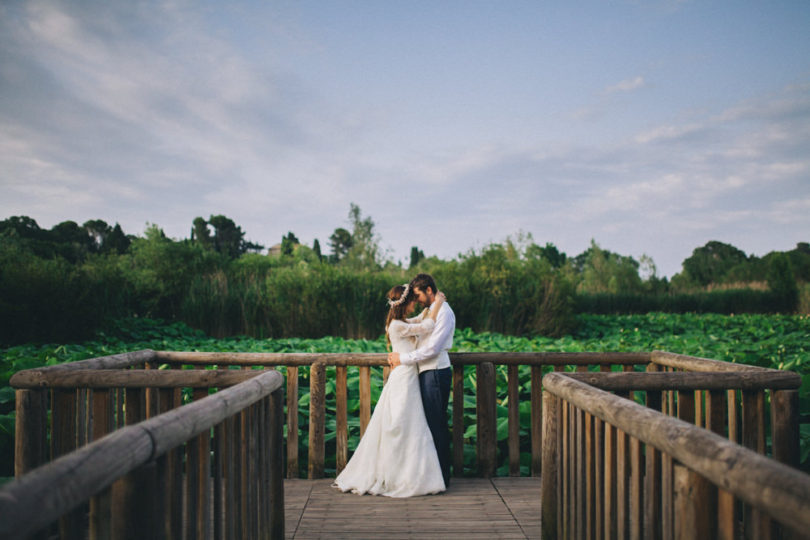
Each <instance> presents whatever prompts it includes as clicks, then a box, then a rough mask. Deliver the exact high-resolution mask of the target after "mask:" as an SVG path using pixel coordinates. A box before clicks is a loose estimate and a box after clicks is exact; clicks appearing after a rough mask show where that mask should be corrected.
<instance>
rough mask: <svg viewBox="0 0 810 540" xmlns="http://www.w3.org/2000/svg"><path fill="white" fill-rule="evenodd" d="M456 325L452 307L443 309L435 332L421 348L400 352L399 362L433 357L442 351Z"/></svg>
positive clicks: (411, 361)
mask: <svg viewBox="0 0 810 540" xmlns="http://www.w3.org/2000/svg"><path fill="white" fill-rule="evenodd" d="M455 327H456V318H455V316H454V315H453V311H452V310H450V309H442V310H440V311H439V314H438V317H437V318H436V326H434V327H433V333H431V334H430V336H429V337H428V338H427V339H425V340H424V341H423V343H422V344H421V345H419V348H418V349H416V350H415V351H412V352H409V353H400V354H399V363H401V364H405V365H409V364H418V363H419V362H422V361H423V360H427V359H428V358H433V357H434V356H436V355H438V354H439V353H440V352H442V349H441V347H442V345H444V344H445V343H447V340H448V339H449V338H450V337H451V336H452V335H453V330H454V329H455Z"/></svg>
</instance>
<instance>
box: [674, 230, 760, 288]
mask: <svg viewBox="0 0 810 540" xmlns="http://www.w3.org/2000/svg"><path fill="white" fill-rule="evenodd" d="M747 260H748V256H747V255H746V254H745V253H744V252H743V251H741V250H739V249H737V248H736V247H734V246H732V245H730V244H724V243H723V242H717V241H711V242H708V243H707V244H706V245H705V246H703V247H699V248H696V249H695V250H694V251H693V252H692V255H691V256H690V257H689V258H687V259H686V260H684V261H683V269H684V274H685V275H686V276H687V278H688V280H689V281H691V282H693V283H695V284H697V285H699V286H706V285H708V284H709V283H715V282H718V281H720V279H721V278H722V277H723V275H724V274H725V273H726V272H728V271H729V270H730V269H731V268H733V267H735V266H737V265H739V264H740V263H744V262H746V261H747Z"/></svg>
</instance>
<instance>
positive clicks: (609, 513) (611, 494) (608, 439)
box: [602, 423, 618, 538]
mask: <svg viewBox="0 0 810 540" xmlns="http://www.w3.org/2000/svg"><path fill="white" fill-rule="evenodd" d="M617 431H618V430H617V429H616V428H615V427H613V426H611V425H610V424H608V423H605V484H604V497H603V500H604V528H603V529H602V533H603V534H604V535H605V538H617V536H616V531H617V526H618V519H617V517H618V516H617V512H616V438H617V437H616V436H617Z"/></svg>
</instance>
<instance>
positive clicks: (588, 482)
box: [584, 413, 596, 538]
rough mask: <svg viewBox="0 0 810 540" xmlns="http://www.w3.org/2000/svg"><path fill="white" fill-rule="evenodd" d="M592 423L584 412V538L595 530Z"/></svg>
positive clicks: (594, 450) (590, 418)
mask: <svg viewBox="0 0 810 540" xmlns="http://www.w3.org/2000/svg"><path fill="white" fill-rule="evenodd" d="M593 424H594V417H593V416H592V415H590V414H588V413H585V448H584V452H585V519H584V525H585V538H594V534H595V530H596V529H595V527H596V523H595V519H594V516H595V511H596V495H595V492H594V486H595V485H596V478H595V475H594V470H595V465H594V462H595V460H594V457H595V454H596V449H595V447H594V437H593V432H594V429H593Z"/></svg>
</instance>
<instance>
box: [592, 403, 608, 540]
mask: <svg viewBox="0 0 810 540" xmlns="http://www.w3.org/2000/svg"><path fill="white" fill-rule="evenodd" d="M604 437H605V423H604V422H602V420H600V419H599V418H597V417H595V416H594V417H593V446H594V448H593V451H594V463H593V474H594V486H593V491H594V494H593V495H594V516H593V519H594V527H593V530H594V536H593V537H594V538H597V539H599V538H602V537H603V534H602V527H603V525H604V501H603V499H602V497H603V495H604V489H605V488H604V475H605V441H604Z"/></svg>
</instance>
